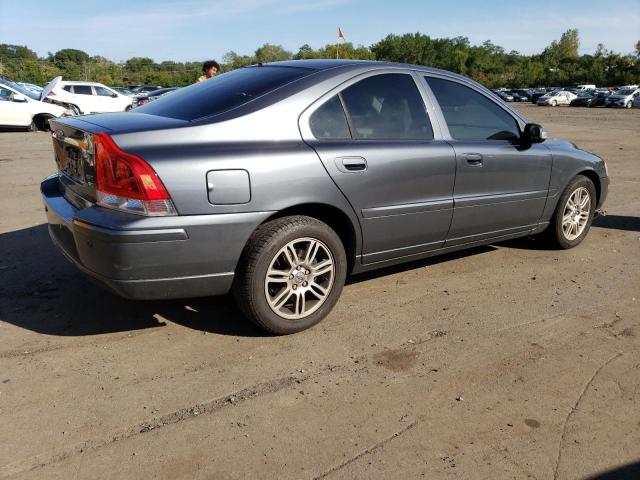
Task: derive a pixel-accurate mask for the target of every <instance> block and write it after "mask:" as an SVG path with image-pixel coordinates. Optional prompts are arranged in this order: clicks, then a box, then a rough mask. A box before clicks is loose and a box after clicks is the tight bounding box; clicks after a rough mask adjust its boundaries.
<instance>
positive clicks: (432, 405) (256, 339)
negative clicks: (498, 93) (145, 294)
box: [0, 105, 640, 479]
mask: <svg viewBox="0 0 640 480" xmlns="http://www.w3.org/2000/svg"><path fill="white" fill-rule="evenodd" d="M518 108H521V109H522V110H523V111H524V112H525V114H526V115H528V116H529V118H530V119H531V120H532V121H537V122H540V123H542V124H543V125H544V126H545V127H546V128H547V130H548V131H549V132H550V134H551V135H554V136H559V137H563V138H567V139H569V140H572V141H574V142H575V143H577V144H578V146H580V147H581V148H583V149H586V150H590V151H593V152H595V153H597V154H598V155H601V156H603V157H604V158H605V159H606V160H607V161H608V164H609V171H610V174H611V176H612V184H611V187H610V194H609V199H608V201H607V204H606V205H605V208H606V210H607V212H608V216H606V217H602V218H599V219H597V221H596V223H595V224H594V227H593V228H592V229H591V232H590V233H589V235H588V237H587V239H586V240H585V242H584V243H583V244H582V245H580V246H579V247H578V248H575V249H573V250H569V251H554V250H545V249H544V248H543V247H542V246H541V245H539V242H536V241H532V240H521V241H515V242H507V243H502V244H497V245H493V246H489V247H483V248H476V249H473V250H470V251H467V252H462V253H458V254H455V255H447V256H445V257H440V258H433V259H429V260H426V261H421V262H416V263H412V264H409V265H404V266H401V267H396V268H392V269H387V270H384V271H380V272H375V273H373V274H367V275H363V276H359V277H356V278H353V279H351V280H350V283H349V285H348V286H347V287H346V288H345V290H344V293H343V295H342V299H341V300H340V302H339V303H338V306H337V307H336V309H335V310H334V312H333V313H332V314H331V315H330V316H329V317H328V318H327V319H325V320H324V321H323V322H322V323H321V324H320V325H318V326H317V327H315V328H313V329H311V330H310V331H306V332H303V333H300V334H297V335H292V336H288V337H271V336H265V335H264V334H263V333H262V332H261V331H260V330H258V329H256V328H254V327H253V326H251V325H250V324H248V323H247V322H246V321H245V320H243V319H242V318H241V317H240V316H239V314H238V313H237V311H236V310H235V309H234V308H233V305H232V303H231V301H230V300H229V299H227V298H219V299H215V298H214V299H206V298H204V299H196V300H189V301H167V302H138V303H136V302H130V301H126V300H123V299H120V298H118V297H116V296H113V295H111V294H110V293H106V292H105V291H103V290H101V289H99V288H98V287H95V286H93V285H92V284H91V283H89V282H88V281H87V280H85V278H84V277H82V276H81V275H80V274H79V273H78V272H77V271H76V270H75V269H74V268H73V267H72V266H71V265H69V264H68V263H67V262H66V260H64V258H63V257H62V256H61V255H60V254H59V253H57V251H56V250H55V249H54V247H53V246H52V244H51V242H50V240H49V238H48V234H47V229H46V226H45V225H44V221H45V217H44V212H43V209H42V204H41V200H40V196H39V191H38V184H39V181H40V180H41V179H42V178H43V177H44V176H45V175H47V174H50V173H52V172H53V171H54V162H53V159H52V148H51V141H50V138H49V135H48V134H47V133H43V132H40V133H12V132H3V133H0V203H1V205H2V208H1V209H0V339H1V344H0V478H3V479H4V478H20V479H27V478H29V479H31V478H33V479H42V478H47V479H49V478H54V479H69V478H100V479H111V478H113V479H123V478H124V479H130V478H136V479H146V478H152V479H178V478H184V479H191V478H206V479H218V478H283V479H286V478H295V479H298V478H299V479H319V478H331V479H339V478H344V479H353V478H363V479H370V478H384V479H388V478H407V479H408V478H421V476H422V477H424V478H429V479H448V478H464V479H521V478H522V479H528V478H533V479H552V478H553V479H582V478H588V477H590V476H592V475H596V474H602V473H603V472H609V474H611V475H613V476H611V477H607V476H602V477H601V478H602V479H605V478H623V479H624V478H636V479H637V478H640V136H639V133H640V109H636V110H609V109H607V110H605V109H575V108H550V107H549V108H542V107H535V106H531V105H522V106H519V107H518ZM612 469H619V470H617V471H616V472H611V470H612Z"/></svg>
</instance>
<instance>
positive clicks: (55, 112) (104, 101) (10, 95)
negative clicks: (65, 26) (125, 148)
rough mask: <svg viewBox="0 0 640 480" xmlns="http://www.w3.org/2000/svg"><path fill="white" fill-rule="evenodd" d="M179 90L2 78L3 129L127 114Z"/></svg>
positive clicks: (0, 121)
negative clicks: (64, 118) (65, 118)
mask: <svg viewBox="0 0 640 480" xmlns="http://www.w3.org/2000/svg"><path fill="white" fill-rule="evenodd" d="M177 88H178V87H168V88H162V87H161V86H159V85H132V86H130V87H129V88H125V87H108V86H106V85H103V84H101V83H96V82H82V81H66V80H63V79H62V77H56V78H54V79H53V80H52V81H51V82H49V84H48V85H46V86H45V87H41V86H39V85H34V84H31V83H24V82H12V81H10V80H8V79H5V78H0V127H3V128H7V127H8V128H27V129H28V130H31V131H35V130H45V129H47V128H48V120H49V119H50V118H54V117H55V118H57V117H61V116H72V115H83V114H88V113H107V112H123V111H128V110H131V109H132V108H135V107H137V106H141V105H145V104H147V103H149V102H152V101H153V100H155V99H157V98H160V97H161V96H162V95H166V94H168V93H171V92H173V91H174V90H176V89H177Z"/></svg>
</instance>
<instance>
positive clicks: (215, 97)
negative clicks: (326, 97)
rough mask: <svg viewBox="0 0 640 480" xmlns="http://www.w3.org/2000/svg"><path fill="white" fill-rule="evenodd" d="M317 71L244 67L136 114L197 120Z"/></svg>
mask: <svg viewBox="0 0 640 480" xmlns="http://www.w3.org/2000/svg"><path fill="white" fill-rule="evenodd" d="M313 72H314V70H310V69H307V68H297V67H276V66H255V67H246V68H240V69H238V70H234V71H232V72H229V73H223V74H221V75H218V76H216V77H213V78H210V79H209V80H204V81H202V82H200V83H197V84H195V85H191V86H190V87H187V88H181V89H180V90H177V91H176V92H174V93H172V94H171V95H165V96H163V97H160V98H159V99H158V100H156V101H155V102H151V103H148V104H147V105H144V106H142V107H138V108H136V112H140V113H148V114H150V115H159V116H162V117H170V118H178V119H180V120H188V121H191V120H196V119H198V118H202V117H207V116H210V115H215V114H218V113H222V112H225V111H227V110H230V109H232V108H235V107H238V106H240V105H242V104H244V103H247V102H249V101H251V100H253V99H254V98H257V97H259V96H261V95H263V94H265V93H267V92H270V91H272V90H275V89H276V88H278V87H280V86H282V85H285V84H287V83H289V82H292V81H294V80H297V79H299V78H302V77H304V76H307V75H310V74H311V73H313Z"/></svg>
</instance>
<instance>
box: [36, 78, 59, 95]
mask: <svg viewBox="0 0 640 480" xmlns="http://www.w3.org/2000/svg"><path fill="white" fill-rule="evenodd" d="M61 81H62V76H58V77H56V78H54V79H53V80H51V81H50V82H49V83H48V84H47V86H46V87H44V88H43V89H42V92H40V101H42V100H44V99H45V98H47V95H49V93H51V90H53V89H54V88H56V87H57V86H58V85H59V84H60V82H61Z"/></svg>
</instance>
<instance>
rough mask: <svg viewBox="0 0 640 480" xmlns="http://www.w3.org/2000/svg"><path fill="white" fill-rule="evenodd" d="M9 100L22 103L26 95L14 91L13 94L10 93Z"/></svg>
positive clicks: (25, 99)
mask: <svg viewBox="0 0 640 480" xmlns="http://www.w3.org/2000/svg"><path fill="white" fill-rule="evenodd" d="M11 101H12V102H19V103H24V102H26V101H27V97H25V96H24V95H22V94H21V93H14V94H13V95H11Z"/></svg>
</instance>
